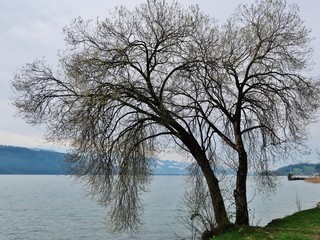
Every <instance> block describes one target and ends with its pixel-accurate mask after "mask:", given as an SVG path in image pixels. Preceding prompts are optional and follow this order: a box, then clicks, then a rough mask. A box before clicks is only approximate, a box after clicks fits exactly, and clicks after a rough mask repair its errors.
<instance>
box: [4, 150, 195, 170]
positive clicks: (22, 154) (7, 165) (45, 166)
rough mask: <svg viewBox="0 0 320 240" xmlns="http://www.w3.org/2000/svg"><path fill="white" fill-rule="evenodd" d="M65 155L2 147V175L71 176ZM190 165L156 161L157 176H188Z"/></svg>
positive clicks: (46, 151) (47, 151)
mask: <svg viewBox="0 0 320 240" xmlns="http://www.w3.org/2000/svg"><path fill="white" fill-rule="evenodd" d="M65 157H66V154H65V153H61V152H56V151H50V150H45V149H30V148H24V147H16V146H3V145H0V174H44V175H66V174H71V173H70V171H69V170H68V167H67V164H66V162H65ZM188 166H189V163H186V162H176V161H171V160H156V161H155V164H154V171H153V173H154V174H155V175H187V174H188V169H187V167H188Z"/></svg>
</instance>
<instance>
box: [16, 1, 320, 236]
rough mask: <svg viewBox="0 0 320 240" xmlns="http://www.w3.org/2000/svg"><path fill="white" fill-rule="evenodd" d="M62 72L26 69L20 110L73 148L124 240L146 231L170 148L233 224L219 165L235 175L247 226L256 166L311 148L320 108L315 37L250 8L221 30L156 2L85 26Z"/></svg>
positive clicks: (292, 18) (72, 34)
mask: <svg viewBox="0 0 320 240" xmlns="http://www.w3.org/2000/svg"><path fill="white" fill-rule="evenodd" d="M64 32H65V35H66V39H65V40H66V43H67V45H68V48H67V49H66V50H65V51H64V52H63V53H62V54H61V55H60V66H59V70H58V71H57V72H54V71H53V68H52V67H48V64H46V62H45V61H44V60H36V61H35V62H33V63H30V64H27V65H26V66H25V67H24V68H23V69H22V70H21V72H20V73H18V74H17V75H16V76H15V78H14V80H13V82H12V84H13V87H14V89H15V90H16V93H15V96H14V105H15V106H16V107H17V109H18V110H19V113H20V115H21V116H22V117H23V118H25V119H26V120H27V122H29V123H30V124H34V125H37V124H45V125H46V126H47V129H48V132H47V133H48V134H47V136H48V139H50V140H52V141H64V140H66V141H68V142H69V143H70V145H71V146H72V149H73V157H72V158H70V159H69V161H70V162H71V163H72V166H73V168H74V171H75V173H77V174H78V175H80V176H83V175H86V176H87V178H86V179H87V180H88V181H89V183H90V184H91V186H92V192H93V193H94V194H97V195H98V196H100V200H101V202H102V203H104V204H106V205H108V206H111V208H110V209H111V218H112V220H113V223H114V227H115V228H116V229H117V230H124V229H128V228H131V229H135V228H136V227H137V223H139V209H140V206H141V203H140V201H139V193H140V192H141V191H144V190H145V187H146V184H147V183H148V181H149V179H150V177H149V175H150V173H151V172H150V166H151V164H152V159H151V158H150V156H153V155H154V154H155V152H156V151H157V149H158V148H162V147H164V146H165V144H166V142H168V141H171V142H172V143H173V144H175V145H176V147H177V148H179V149H181V150H182V151H185V152H187V153H188V154H189V155H190V156H192V158H193V160H194V162H195V167H196V168H198V171H194V172H198V173H199V174H200V175H201V176H203V177H204V180H205V182H206V185H207V186H208V192H209V195H210V197H211V204H212V207H213V210H214V214H215V221H216V222H215V223H212V228H214V227H221V228H224V227H226V226H228V225H229V224H230V222H231V219H229V217H228V214H227V212H226V208H225V204H224V199H223V196H222V191H221V186H220V183H219V178H220V176H219V175H218V174H217V173H216V172H215V167H216V166H217V164H224V165H225V166H229V167H232V168H234V169H235V171H236V184H235V186H234V200H235V206H236V219H235V223H236V224H240V225H242V224H249V216H248V208H247V198H246V179H247V174H248V169H249V168H251V167H252V168H256V169H257V170H259V171H260V172H264V173H266V175H267V176H268V166H269V161H270V160H274V159H275V156H279V154H280V155H281V154H283V153H284V152H286V151H288V150H290V147H294V148H296V146H299V145H300V144H301V143H303V141H304V140H305V137H306V133H305V127H306V126H307V124H308V123H310V122H311V121H312V120H314V118H313V117H314V114H315V112H316V110H317V108H318V98H317V96H318V94H319V80H318V79H316V78H312V77H308V74H307V72H306V70H308V68H309V67H310V66H311V63H312V62H311V53H312V49H311V47H310V41H311V39H310V30H309V29H308V28H306V27H305V26H304V23H303V21H302V19H301V18H300V16H299V12H298V7H297V6H296V5H287V4H286V2H285V1H280V0H274V1H273V0H272V1H271V0H260V1H257V2H256V3H255V4H253V5H240V6H239V7H238V9H237V10H236V11H235V14H234V15H232V16H231V18H229V20H228V21H227V22H226V23H225V24H223V25H221V26H219V25H218V24H217V23H216V21H214V19H212V18H210V17H209V16H207V15H205V14H204V13H203V12H201V11H200V9H199V8H198V7H197V6H191V7H189V8H187V9H185V8H183V7H182V6H181V5H180V4H179V3H178V2H175V1H173V2H166V1H163V0H147V2H146V3H144V4H142V5H140V6H139V7H137V8H136V9H135V10H133V11H129V10H127V9H126V8H125V7H119V8H117V9H116V10H115V12H114V13H113V14H112V15H110V16H109V17H108V18H106V19H105V20H97V21H92V20H89V21H86V20H83V19H81V18H78V19H75V20H74V21H73V22H72V23H71V24H70V26H68V27H66V28H65V29H64Z"/></svg>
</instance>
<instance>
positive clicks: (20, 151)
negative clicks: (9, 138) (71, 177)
mask: <svg viewBox="0 0 320 240" xmlns="http://www.w3.org/2000/svg"><path fill="white" fill-rule="evenodd" d="M64 159H65V154H63V153H59V152H54V151H48V150H33V149H29V148H23V147H13V146H1V145H0V174H63V173H64V172H65V170H66V169H65V168H64V166H65V165H64Z"/></svg>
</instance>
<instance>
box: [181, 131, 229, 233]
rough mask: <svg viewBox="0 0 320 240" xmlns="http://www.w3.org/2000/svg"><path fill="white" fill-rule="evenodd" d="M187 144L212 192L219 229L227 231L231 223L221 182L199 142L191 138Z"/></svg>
mask: <svg viewBox="0 0 320 240" xmlns="http://www.w3.org/2000/svg"><path fill="white" fill-rule="evenodd" d="M185 143H186V145H187V146H188V148H189V149H191V151H190V152H191V153H192V155H193V157H194V158H195V160H196V161H197V163H198V164H199V166H200V168H201V170H202V173H203V175H204V177H205V179H206V182H207V185H208V189H209V192H210V197H211V200H212V206H213V210H214V214H215V219H216V223H217V227H218V228H219V229H225V228H226V227H228V226H229V225H230V221H229V217H228V214H227V211H226V208H225V204H224V200H223V197H222V194H221V189H220V186H219V180H218V179H217V177H216V176H215V174H214V172H213V170H212V168H211V166H210V163H209V160H208V158H207V156H206V154H205V152H204V151H203V150H202V149H201V147H200V146H199V145H198V143H197V141H196V140H195V139H193V138H192V137H190V138H189V139H188V140H187V141H186V142H185Z"/></svg>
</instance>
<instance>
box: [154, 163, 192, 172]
mask: <svg viewBox="0 0 320 240" xmlns="http://www.w3.org/2000/svg"><path fill="white" fill-rule="evenodd" d="M189 166H190V163H187V162H176V161H170V160H156V162H155V167H154V169H153V171H154V174H155V175H188V174H189V172H188V167H189Z"/></svg>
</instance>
